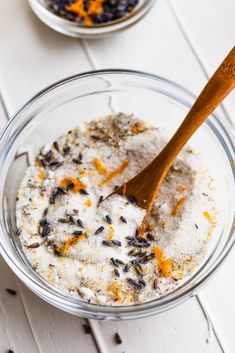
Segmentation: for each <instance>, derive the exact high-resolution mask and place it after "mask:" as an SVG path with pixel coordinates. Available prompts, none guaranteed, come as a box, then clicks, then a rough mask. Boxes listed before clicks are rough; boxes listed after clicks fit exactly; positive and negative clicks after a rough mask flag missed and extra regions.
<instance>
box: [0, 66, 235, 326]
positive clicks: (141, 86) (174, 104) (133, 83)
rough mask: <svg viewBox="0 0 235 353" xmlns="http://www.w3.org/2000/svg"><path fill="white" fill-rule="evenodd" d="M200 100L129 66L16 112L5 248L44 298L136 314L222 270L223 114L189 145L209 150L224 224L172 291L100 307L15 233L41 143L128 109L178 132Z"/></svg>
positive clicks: (80, 80)
mask: <svg viewBox="0 0 235 353" xmlns="http://www.w3.org/2000/svg"><path fill="white" fill-rule="evenodd" d="M194 99H195V97H194V96H193V95H192V94H191V93H190V92H189V91H187V90H185V89H184V88H182V87H181V86H179V85H177V84H175V83H173V82H172V81H168V80H166V79H164V78H162V77H159V76H155V75H150V74H147V73H143V72H137V71H130V70H101V71H93V72H88V73H83V74H79V75H76V76H73V77H70V78H68V79H65V80H63V81H60V82H58V83H55V84H54V85H52V86H50V87H48V88H46V89H45V90H43V91H41V92H40V93H38V94H37V95H36V96H35V97H33V98H32V99H31V100H30V101H28V102H27V103H26V104H25V105H24V106H23V107H22V108H21V109H20V110H19V111H18V112H17V113H16V114H15V115H14V116H13V118H12V119H11V121H10V122H9V123H8V124H7V126H6V127H5V129H4V130H3V132H2V134H1V136H0V180H1V183H0V230H1V232H0V234H1V236H0V252H1V254H2V256H3V257H4V259H5V260H6V262H7V263H8V264H9V266H10V267H11V268H12V270H13V271H14V272H15V273H16V275H17V276H18V277H19V278H20V279H21V280H22V281H23V282H24V283H25V284H26V285H27V286H28V287H29V288H30V289H31V290H32V291H33V292H35V293H36V294H37V295H38V296H39V297H41V298H43V299H44V300H45V301H47V302H49V303H51V304H52V305H54V306H56V307H58V308H60V309H62V310H65V311H67V312H70V313H72V314H74V315H78V316H83V317H87V318H94V319H106V320H112V319H133V318H140V317H144V316H147V315H151V314H156V313H159V312H162V311H164V310H168V309H169V308H172V307H173V306H175V305H177V304H179V303H181V302H183V301H184V300H186V299H187V298H189V297H190V296H192V295H194V294H196V293H197V291H198V289H199V288H200V287H201V286H202V285H203V284H205V283H206V282H207V280H208V279H209V278H210V277H211V275H212V274H214V273H215V271H216V270H217V269H218V267H219V266H220V265H221V263H222V262H223V260H224V259H225V258H226V256H227V254H228V253H229V251H230V249H231V247H232V245H233V244H234V240H235V235H234V228H235V221H234V209H235V199H234V194H235V183H234V181H235V166H234V162H233V160H234V157H235V150H234V144H233V140H232V136H231V134H230V132H229V130H228V129H227V128H226V127H225V125H224V123H223V122H222V120H221V119H220V118H219V117H218V116H217V115H216V114H212V115H211V117H210V119H208V120H207V122H206V123H205V124H203V126H202V127H201V128H200V129H199V130H198V131H197V132H196V134H195V135H194V136H193V138H192V139H191V140H190V145H191V146H192V147H193V148H196V149H197V150H198V151H199V152H200V153H202V155H203V157H204V159H205V160H206V162H207V163H208V167H209V168H210V169H211V170H212V171H213V176H214V177H215V183H216V187H217V193H218V197H219V198H220V202H219V204H220V205H221V211H220V213H219V217H218V227H217V228H216V234H214V235H213V237H212V239H213V241H212V243H211V248H210V249H209V251H208V255H207V256H206V258H205V260H204V262H203V263H202V264H201V267H200V268H199V269H198V270H197V271H196V272H195V273H194V274H193V275H192V277H190V278H189V279H188V280H187V281H186V282H185V283H184V284H182V285H180V286H179V287H178V288H177V289H176V290H174V291H173V292H169V293H168V294H166V295H164V296H162V297H161V298H158V299H155V300H152V301H149V302H146V303H143V304H138V305H133V306H119V307H111V306H103V305H94V304H90V303H85V302H83V301H81V300H78V299H77V298H74V297H71V296H66V295H63V294H61V293H60V292H59V291H58V290H57V289H56V288H54V287H52V286H51V285H50V284H49V283H47V282H46V281H45V280H44V279H43V278H42V277H40V276H39V275H38V274H37V272H36V271H35V270H33V268H32V267H31V265H30V264H29V263H28V261H27V259H26V257H25V256H24V253H23V251H22V249H21V245H20V241H19V237H18V236H17V234H16V224H15V204H16V196H17V190H18V187H19V184H20V182H21V180H22V178H23V175H24V173H25V170H26V168H27V166H28V165H29V164H30V162H31V161H33V159H34V156H35V155H36V153H37V152H38V150H39V148H40V147H41V146H42V145H44V144H46V143H48V142H51V141H54V140H55V139H56V137H58V135H60V134H62V133H64V132H66V131H68V130H71V129H73V128H74V127H76V126H78V125H79V124H80V123H82V122H84V121H87V120H90V119H93V118H97V117H101V116H105V115H108V114H110V113H117V112H121V111H122V112H125V113H127V114H128V113H134V114H135V115H136V116H139V117H140V118H143V119H147V120H149V121H150V122H152V123H154V124H155V125H157V126H159V127H167V129H168V130H169V131H170V133H173V132H174V131H175V129H176V128H177V126H179V124H180V122H181V121H182V119H183V117H184V116H185V115H186V114H187V112H188V110H189V109H190V106H191V105H192V103H193V102H194ZM189 236H190V234H189Z"/></svg>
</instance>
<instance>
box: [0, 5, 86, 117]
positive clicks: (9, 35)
mask: <svg viewBox="0 0 235 353" xmlns="http://www.w3.org/2000/svg"><path fill="white" fill-rule="evenodd" d="M0 48H1V51H0V91H1V93H2V96H3V98H4V100H5V103H6V105H7V107H8V109H9V112H10V115H11V114H13V113H14V112H15V110H16V109H17V108H18V107H20V106H21V105H22V104H23V103H24V102H25V101H26V100H28V99H29V98H30V97H31V96H32V95H34V94H35V93H37V92H38V91H39V90H41V89H43V88H45V87H46V86H47V85H49V84H51V83H54V82H56V81H58V80H61V79H62V78H64V77H67V76H70V75H73V74H76V73H78V72H82V71H87V70H90V69H91V66H90V64H89V61H88V60H87V58H86V55H85V53H84V51H83V49H82V47H81V44H80V41H79V40H76V39H72V38H66V37H64V36H63V35H61V34H58V33H56V32H54V31H52V30H50V29H48V28H47V27H46V26H45V25H44V24H43V23H41V22H40V21H39V20H38V19H37V18H36V16H35V15H34V14H33V13H32V11H31V9H30V8H29V5H28V2H27V1H25V0H11V1H4V2H1V11H0Z"/></svg>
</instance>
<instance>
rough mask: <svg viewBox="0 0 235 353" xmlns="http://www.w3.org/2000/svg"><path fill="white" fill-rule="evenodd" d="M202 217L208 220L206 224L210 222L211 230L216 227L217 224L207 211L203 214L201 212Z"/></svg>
mask: <svg viewBox="0 0 235 353" xmlns="http://www.w3.org/2000/svg"><path fill="white" fill-rule="evenodd" d="M203 215H204V217H205V218H206V219H207V220H208V222H210V224H211V227H212V228H215V226H216V224H217V221H216V220H214V219H213V218H212V217H211V214H210V213H209V212H208V211H204V212H203Z"/></svg>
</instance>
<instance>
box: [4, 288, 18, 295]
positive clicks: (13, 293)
mask: <svg viewBox="0 0 235 353" xmlns="http://www.w3.org/2000/svg"><path fill="white" fill-rule="evenodd" d="M6 291H7V293H9V294H10V295H16V294H17V291H16V290H15V289H11V288H6Z"/></svg>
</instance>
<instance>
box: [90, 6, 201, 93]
mask: <svg viewBox="0 0 235 353" xmlns="http://www.w3.org/2000/svg"><path fill="white" fill-rule="evenodd" d="M86 47H87V50H88V52H89V54H90V57H91V58H92V61H93V63H94V66H95V67H96V68H97V69H100V68H106V67H115V68H122V67H123V68H129V69H137V70H143V71H148V72H152V73H155V74H158V75H161V76H163V77H166V78H168V79H171V80H174V81H176V82H178V83H181V84H182V85H184V86H186V87H187V88H188V89H190V90H192V91H193V92H195V93H197V92H199V90H200V89H201V88H202V85H203V84H204V83H205V82H206V78H205V75H204V73H203V72H202V70H201V68H200V65H199V64H198V62H197V60H196V59H195V56H194V54H193V53H192V51H191V50H190V49H189V46H188V44H187V42H186V41H185V39H184V37H183V35H182V33H181V31H180V29H179V27H178V24H177V22H176V20H175V18H174V16H173V14H172V12H171V11H170V10H169V6H168V4H167V2H166V1H165V0H158V1H157V3H156V5H155V6H154V8H153V9H152V11H150V12H149V13H148V14H147V16H146V17H145V18H144V19H143V20H142V21H141V22H139V23H138V24H137V25H136V26H134V27H132V28H130V29H128V31H126V32H123V33H120V34H119V35H116V36H113V37H108V38H104V39H101V40H100V41H92V40H91V41H86Z"/></svg>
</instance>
